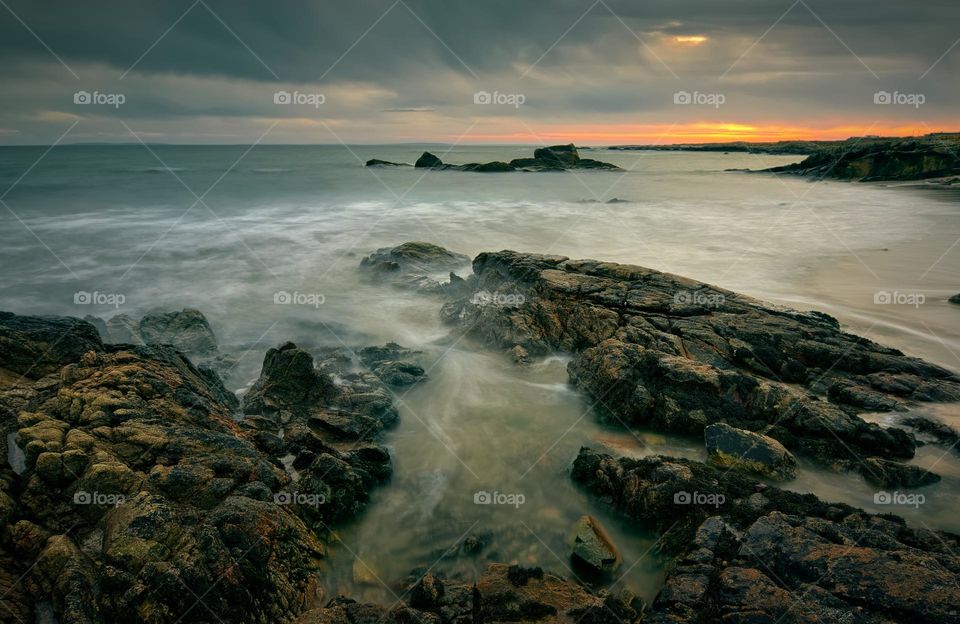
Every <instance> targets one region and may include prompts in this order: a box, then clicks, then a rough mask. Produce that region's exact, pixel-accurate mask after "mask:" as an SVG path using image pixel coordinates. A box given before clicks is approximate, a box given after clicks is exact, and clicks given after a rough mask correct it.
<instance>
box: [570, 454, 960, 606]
mask: <svg viewBox="0 0 960 624" xmlns="http://www.w3.org/2000/svg"><path fill="white" fill-rule="evenodd" d="M573 479H574V480H575V481H577V482H578V483H579V484H581V485H582V486H583V487H585V488H586V489H587V490H589V491H590V492H592V493H593V494H595V495H596V496H598V497H600V498H601V499H602V500H605V501H607V502H609V503H610V504H612V505H613V506H614V507H616V508H617V509H620V510H622V511H623V512H624V513H626V514H627V515H628V516H630V517H631V518H633V519H634V520H636V521H637V523H638V525H639V526H644V527H649V528H651V529H653V530H655V531H657V532H659V533H661V539H660V543H661V544H662V547H663V551H664V554H671V555H673V556H674V557H675V559H674V561H675V564H674V565H672V566H671V567H670V568H669V570H670V571H669V572H668V574H667V578H666V581H665V583H664V585H663V587H662V588H661V590H660V593H659V594H658V595H657V597H656V599H655V600H654V602H653V604H652V606H651V608H650V609H649V610H648V612H647V613H646V614H645V620H644V621H645V622H656V623H664V624H665V623H673V624H680V623H689V622H701V621H720V620H722V621H724V622H776V621H778V620H782V621H792V622H811V623H812V622H821V621H822V622H843V621H847V620H850V621H862V622H877V623H880V622H915V621H916V622H926V621H930V622H941V621H943V622H954V621H957V619H958V605H960V585H958V584H957V580H958V577H960V566H958V564H957V560H956V558H955V556H954V555H953V554H952V553H953V552H956V549H957V548H958V546H960V536H957V535H953V534H950V533H945V532H933V531H930V530H928V529H925V528H923V529H913V528H910V527H909V526H907V524H906V522H904V521H903V520H902V519H900V518H897V517H895V516H874V515H871V514H867V513H865V512H863V511H860V510H857V509H854V508H852V507H849V506H847V505H843V504H828V503H824V502H822V501H820V500H819V499H817V498H816V497H814V496H812V495H810V494H799V493H796V492H789V491H786V490H780V489H778V488H773V487H768V488H766V489H764V490H763V494H762V497H763V499H764V501H765V502H764V504H762V505H759V506H758V505H755V504H753V501H752V499H753V497H754V496H755V495H756V494H757V487H758V485H759V484H758V483H757V482H756V481H755V480H753V479H751V478H749V477H747V476H745V475H743V474H740V473H737V472H729V471H721V470H717V469H715V468H712V467H710V466H707V465H705V464H701V463H699V462H695V461H691V460H686V459H676V458H669V457H658V456H653V457H644V458H642V459H627V458H620V459H616V458H613V457H611V456H609V455H603V454H599V453H596V452H594V451H591V450H589V449H581V451H580V454H579V456H578V457H577V459H576V461H575V462H574V467H573ZM798 595H802V596H803V599H802V604H801V603H798V602H797V600H796V596H798ZM928 597H929V599H928ZM850 614H856V618H854V619H851V616H850ZM788 617H789V618H790V619H785V618H788Z"/></svg>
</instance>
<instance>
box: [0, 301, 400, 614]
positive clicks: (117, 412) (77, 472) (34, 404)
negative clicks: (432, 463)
mask: <svg viewBox="0 0 960 624" xmlns="http://www.w3.org/2000/svg"><path fill="white" fill-rule="evenodd" d="M0 318H2V325H0V327H2V329H0V332H2V333H0V335H2V337H3V339H4V340H5V341H6V343H5V344H6V345H8V347H7V348H4V349H3V350H2V351H0V371H2V372H3V374H2V375H0V421H2V424H4V426H8V425H10V424H11V421H12V422H13V427H14V428H15V431H16V436H15V443H16V444H17V446H18V447H19V448H20V449H22V450H23V452H24V456H25V457H24V464H25V465H24V470H23V471H22V474H16V473H14V472H13V470H11V469H9V468H7V467H5V468H3V469H2V470H0V561H2V562H3V566H2V569H3V573H2V574H0V587H2V588H3V596H4V606H5V607H7V608H8V609H9V611H7V612H9V613H14V614H26V616H27V617H26V618H25V620H24V621H27V620H29V621H32V620H33V619H35V618H39V617H41V616H40V612H39V611H37V609H49V612H50V615H52V616H55V617H56V618H57V620H58V621H59V622H61V623H64V624H75V623H80V622H127V621H131V620H137V621H149V622H157V623H163V622H171V623H172V622H176V621H189V620H197V621H199V620H206V619H207V618H210V619H213V620H214V621H215V620H222V621H230V622H264V621H289V620H291V619H293V618H294V617H296V616H297V615H298V614H299V613H301V612H303V611H305V610H308V609H311V608H314V607H319V606H321V605H322V604H323V591H322V589H321V583H320V580H321V577H320V575H321V574H322V571H323V568H324V558H325V546H324V543H323V541H321V540H322V538H323V537H324V536H325V535H326V534H327V532H328V530H329V526H330V525H331V524H332V523H334V522H338V521H341V520H345V519H348V518H351V517H352V516H354V515H355V514H356V513H357V512H358V511H359V510H360V509H361V508H362V507H363V505H364V504H365V501H366V500H367V499H368V498H369V491H370V489H371V488H372V487H374V486H375V484H377V483H379V482H381V481H383V480H384V479H385V478H387V477H388V476H389V472H390V457H389V454H388V453H387V452H386V450H385V449H383V448H382V447H380V446H378V445H375V444H369V443H365V442H364V443H360V444H356V445H354V447H353V448H350V449H339V448H335V447H334V445H331V444H328V443H327V442H325V440H324V437H323V436H322V435H318V434H315V433H313V432H312V431H311V429H310V428H309V427H308V426H306V425H304V426H303V427H302V428H301V429H299V430H297V431H291V432H289V433H290V435H289V436H285V437H283V438H282V439H276V440H272V441H271V440H269V439H268V438H267V436H263V435H260V434H261V433H262V432H261V431H259V430H257V429H256V428H253V427H248V426H244V425H243V424H240V423H237V422H236V421H235V420H234V418H233V408H232V407H231V406H230V405H228V404H227V403H228V402H227V401H225V400H224V397H226V396H227V395H229V394H230V393H229V391H228V390H227V389H226V388H224V387H223V385H222V383H221V382H220V380H219V378H218V377H217V376H216V375H215V374H211V373H210V372H209V371H208V372H203V371H201V370H199V369H198V368H196V367H195V366H194V365H193V364H192V363H191V362H190V361H189V360H187V359H186V358H185V357H184V356H183V355H182V354H181V353H180V352H178V351H176V350H174V349H173V348H172V347H170V346H167V345H156V346H142V345H140V346H137V345H116V346H115V345H103V344H102V343H101V342H100V339H99V336H97V333H96V328H95V327H94V326H93V325H91V324H89V323H86V322H84V321H80V320H77V319H62V318H45V317H20V316H15V315H9V314H5V315H3V317H0ZM63 330H67V332H68V333H67V335H66V336H63V337H62V339H61V340H60V341H59V342H58V343H57V344H58V346H57V347H56V348H54V349H50V345H52V344H53V343H54V342H56V340H55V339H52V338H54V337H56V336H57V332H62V331H63ZM34 353H37V354H41V355H43V357H42V358H40V362H41V367H40V368H41V370H42V371H46V374H45V375H44V376H42V377H38V376H37V375H35V374H33V373H30V375H27V376H20V377H18V376H14V375H13V374H12V373H11V371H13V370H17V369H22V368H24V366H30V365H28V364H26V360H25V359H24V358H25V357H26V355H30V354H34ZM293 360H294V362H295V363H296V362H297V360H296V358H293ZM300 363H301V364H302V362H300ZM310 363H311V366H312V360H311V362H310ZM268 368H269V367H268ZM270 370H271V372H273V373H276V374H277V376H280V377H283V376H284V374H285V373H286V372H287V371H292V370H293V367H291V366H287V367H285V368H284V367H282V366H281V367H279V368H277V369H270ZM278 371H279V372H278ZM370 377H371V378H372V379H374V380H375V379H376V378H375V377H374V376H373V375H372V374H371V375H370ZM317 378H319V377H317ZM317 378H312V379H317ZM299 379H301V380H302V379H303V377H301V378H299ZM348 383H349V380H348ZM377 383H380V382H377ZM265 387H267V388H269V389H271V390H272V391H274V392H273V394H270V393H267V394H269V395H270V396H275V397H280V399H286V398H287V397H288V396H295V397H298V398H299V399H300V400H301V401H302V402H307V403H308V402H310V401H311V400H313V398H314V396H318V397H319V399H318V400H320V401H324V400H326V395H325V394H323V393H320V394H318V395H314V394H311V393H309V392H306V393H304V392H299V393H298V391H297V390H295V389H293V388H290V387H287V386H283V385H280V386H277V385H276V384H265ZM323 388H324V389H325V388H326V386H323ZM357 394H358V396H351V395H350V392H349V391H347V390H338V394H337V395H336V396H337V397H338V398H340V399H343V400H349V402H350V404H351V406H352V407H353V408H354V409H356V410H357V411H358V413H359V411H361V410H363V409H373V410H374V411H376V410H378V409H381V408H380V407H377V408H373V407H371V406H374V405H379V403H380V402H381V400H382V398H381V397H374V398H370V397H361V396H359V392H358V393H357ZM280 399H277V400H278V401H279V400H280ZM381 407H382V406H381ZM4 441H5V437H4ZM271 442H273V444H272V443H271ZM287 462H289V463H287ZM200 597H202V602H201V601H200V600H199V599H200ZM44 605H47V606H44Z"/></svg>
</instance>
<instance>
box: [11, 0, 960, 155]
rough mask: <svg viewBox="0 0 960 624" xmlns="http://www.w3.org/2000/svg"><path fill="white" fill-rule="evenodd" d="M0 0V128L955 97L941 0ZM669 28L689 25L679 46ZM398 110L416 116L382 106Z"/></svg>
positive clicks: (586, 114)
mask: <svg viewBox="0 0 960 624" xmlns="http://www.w3.org/2000/svg"><path fill="white" fill-rule="evenodd" d="M7 4H8V5H9V7H10V9H11V10H12V12H13V13H15V14H16V15H17V16H18V17H19V18H20V19H22V22H23V23H21V21H20V19H16V18H14V16H13V15H12V14H11V13H9V12H7V11H6V10H5V9H3V8H0V79H2V80H3V82H4V87H5V88H4V89H3V90H2V93H0V105H2V106H0V138H4V139H6V138H8V137H9V136H11V133H20V136H21V137H26V136H28V135H30V134H31V133H32V132H34V131H35V130H38V129H39V128H41V127H43V124H47V123H52V122H53V121H56V120H58V119H59V120H60V122H61V125H62V122H63V119H66V118H68V117H69V116H71V115H73V116H79V117H83V118H85V119H87V118H93V117H98V118H100V117H102V118H108V117H110V116H111V115H112V116H118V115H120V114H121V113H122V115H123V116H124V118H130V119H140V120H145V121H147V120H155V121H156V122H157V124H159V125H160V126H162V125H163V124H164V123H166V122H167V121H170V120H174V119H178V118H179V119H181V120H183V124H191V123H192V124H202V123H209V122H210V119H213V118H216V119H218V120H220V121H221V122H223V123H225V124H226V123H229V120H231V119H232V120H234V122H233V123H237V120H239V119H243V118H247V119H249V120H251V121H250V123H251V124H253V123H256V120H262V119H273V118H305V119H306V118H311V117H317V116H318V114H319V113H321V112H322V114H323V116H324V119H328V120H331V121H332V122H337V123H341V124H348V123H350V122H351V121H352V122H361V121H362V122H363V123H364V124H366V126H367V127H369V128H373V127H375V126H376V124H377V122H378V121H381V120H380V119H378V117H381V116H382V117H384V118H385V121H384V123H385V124H388V125H389V124H392V123H394V122H395V121H396V120H398V118H400V117H404V118H406V119H410V118H413V117H416V118H418V119H419V118H421V117H423V118H426V117H427V116H428V115H429V114H436V115H437V116H438V119H439V118H443V119H447V120H451V119H461V120H465V119H469V118H470V117H471V116H472V115H482V116H485V117H490V118H502V117H506V116H509V115H511V114H512V115H514V116H517V115H518V114H521V113H522V112H525V113H526V114H533V115H539V116H542V118H549V119H555V120H563V119H566V120H568V121H571V122H577V121H579V122H585V121H589V118H590V117H591V116H593V117H596V118H597V119H603V120H604V121H610V120H611V119H612V118H613V117H614V116H616V115H629V114H634V115H642V114H644V113H649V114H657V113H660V112H664V111H672V112H673V113H674V114H676V115H679V117H680V118H681V119H682V118H685V117H686V116H688V113H689V114H690V115H693V113H695V112H697V111H688V110H683V111H679V112H678V111H676V109H672V108H671V102H672V100H671V95H672V93H674V92H675V91H677V90H678V89H687V90H695V89H699V90H714V91H723V92H724V93H725V94H726V96H727V101H728V103H729V105H728V108H727V109H726V112H727V114H736V115H739V117H740V118H746V117H750V116H755V117H757V116H764V115H769V114H770V113H771V111H777V112H780V113H782V114H783V115H788V116H802V115H804V114H807V115H809V114H811V113H812V112H818V113H823V112H825V111H827V110H829V111H832V112H834V113H836V114H838V115H851V114H857V113H858V112H859V113H860V114H861V115H862V116H867V117H869V116H874V115H876V113H877V111H876V109H875V108H873V107H872V105H871V102H870V101H869V96H870V95H871V94H872V92H873V91H875V90H877V89H878V88H890V89H891V90H892V89H894V88H901V90H914V91H916V90H919V89H922V90H923V92H924V93H926V94H927V95H928V97H927V100H928V103H929V105H928V108H927V109H926V110H927V111H929V112H930V118H931V119H932V118H933V117H936V116H938V115H939V116H940V117H942V116H943V115H944V114H945V113H944V111H945V110H946V107H947V106H948V105H950V104H952V103H953V102H954V101H955V100H956V97H957V95H958V94H957V87H956V86H954V84H955V83H956V82H957V81H956V80H955V76H956V70H957V68H958V67H960V46H958V48H957V49H956V50H954V52H953V53H951V54H948V55H947V56H946V57H945V58H943V60H942V61H941V62H940V63H939V64H938V65H937V67H936V68H935V69H934V70H933V71H932V72H931V73H930V74H929V76H927V77H926V78H925V79H924V80H923V81H921V80H920V76H921V75H922V74H923V72H925V71H926V70H927V69H928V68H929V67H930V66H931V65H933V64H934V62H935V61H937V59H938V58H939V57H940V56H941V55H942V54H943V53H944V52H945V51H946V50H947V49H948V48H949V47H950V45H951V44H952V43H953V42H954V41H956V40H957V38H958V37H960V29H958V27H957V24H958V23H960V20H958V18H960V5H958V4H957V3H956V2H955V1H953V0H951V1H927V2H922V3H907V2H900V1H892V0H891V1H887V2H877V1H876V0H873V1H861V0H853V1H845V2H836V1H834V0H831V1H830V2H826V1H825V0H806V2H797V1H791V0H784V1H782V2H781V1H776V2H775V1H771V0H730V1H718V0H691V1H686V2H678V1H676V0H644V1H638V0H604V1H602V2H595V1H594V0H552V1H546V0H539V1H527V2H518V1H516V0H509V1H508V0H489V1H484V2H462V1H456V2H451V1H439V0H403V1H399V0H359V1H351V2H330V1H310V2H308V1H304V0H294V1H284V2H238V1H236V0H203V1H198V0H173V1H164V2H161V1H159V0H157V1H150V2H140V1H137V2H119V1H116V0H114V1H112V2H106V1H103V0H93V1H86V2H66V1H64V2H37V1H35V0H7ZM608 7H609V8H608ZM791 7H792V8H791ZM808 7H809V9H808ZM788 9H790V11H789V12H788V13H786V14H785V12H786V11H787V10H788ZM778 20H779V21H778ZM774 24H775V25H774ZM771 26H773V27H772V28H771ZM31 30H32V31H33V32H32V33H31ZM765 33H766V34H765ZM762 35H763V39H762V41H760V42H759V43H757V40H758V38H760V37H761V36H762ZM681 36H702V37H706V38H707V41H706V43H705V44H704V45H702V46H686V45H678V44H676V42H674V41H673V38H674V37H681ZM38 39H39V40H38ZM558 40H559V41H558ZM41 41H42V43H41ZM45 46H49V48H50V50H47V49H46V47H45ZM51 50H52V52H51ZM54 54H56V55H57V56H59V57H60V58H61V59H62V60H63V62H64V63H65V64H66V65H67V66H68V67H69V70H68V69H65V68H64V67H62V66H61V65H60V64H59V62H58V61H57V60H56V58H55V57H54ZM858 57H859V58H858ZM131 67H132V68H133V69H132V71H130V72H129V74H126V73H125V72H127V71H128V70H130V68H131ZM71 71H72V72H74V73H76V75H77V76H78V77H79V79H77V78H74V76H73V75H71V73H70V72H71ZM121 77H123V79H122V80H121ZM303 85H311V88H315V89H317V90H318V91H323V93H324V94H325V95H326V96H327V100H326V104H325V105H324V108H322V109H320V108H317V109H314V110H313V111H311V110H309V109H303V108H291V107H288V108H283V109H278V108H277V107H276V106H274V105H273V103H272V99H271V98H272V94H273V93H274V92H275V91H276V90H277V89H288V88H289V89H293V88H295V87H297V86H303ZM101 87H102V88H104V89H107V88H109V89H113V90H114V91H122V92H123V93H124V94H126V95H127V96H128V97H127V103H126V104H125V105H124V108H123V109H122V110H116V111H110V110H98V111H96V113H97V115H94V111H92V110H90V109H80V110H78V109H77V108H71V107H70V106H67V105H66V104H68V102H67V101H66V100H67V96H69V95H71V94H72V93H73V91H75V90H76V89H78V88H89V89H93V88H101ZM477 90H487V91H494V90H499V91H501V92H506V93H523V94H524V95H525V96H526V104H525V108H524V109H523V111H519V112H518V111H517V110H513V111H511V110H509V109H504V108H493V107H490V108H487V109H480V110H478V109H476V108H472V107H471V105H472V94H473V93H474V92H475V91H477ZM401 111H410V112H418V113H422V115H416V116H414V115H393V116H392V117H391V114H392V113H396V112H401ZM938 111H939V112H938ZM707 112H710V111H707ZM884 112H885V113H889V114H894V113H895V114H896V115H902V114H906V113H907V112H909V111H901V110H897V111H893V110H889V111H884ZM714 116H716V115H714ZM60 117H63V119H61V118H60ZM304 123H308V122H307V121H305V122H304ZM157 131H158V132H164V131H166V130H164V129H162V128H158V130H157ZM371 131H372V130H371ZM251 132H252V131H250V132H247V134H250V133H251ZM254 134H255V133H254Z"/></svg>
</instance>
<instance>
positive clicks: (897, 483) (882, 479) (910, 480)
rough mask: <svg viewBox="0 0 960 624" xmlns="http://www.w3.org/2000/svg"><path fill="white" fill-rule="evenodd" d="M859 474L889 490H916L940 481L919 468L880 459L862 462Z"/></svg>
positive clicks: (936, 476)
mask: <svg viewBox="0 0 960 624" xmlns="http://www.w3.org/2000/svg"><path fill="white" fill-rule="evenodd" d="M860 473H861V474H862V475H863V477H864V478H865V479H866V480H867V481H868V482H869V483H872V484H874V485H879V486H880V487H889V488H918V487H923V486H925V485H931V484H933V483H937V482H938V481H940V475H938V474H935V473H933V472H930V471H929V470H926V469H924V468H921V467H920V466H910V465H908V464H903V463H900V462H895V461H890V460H889V459H884V458H882V457H868V458H867V459H865V460H863V464H862V465H861V469H860Z"/></svg>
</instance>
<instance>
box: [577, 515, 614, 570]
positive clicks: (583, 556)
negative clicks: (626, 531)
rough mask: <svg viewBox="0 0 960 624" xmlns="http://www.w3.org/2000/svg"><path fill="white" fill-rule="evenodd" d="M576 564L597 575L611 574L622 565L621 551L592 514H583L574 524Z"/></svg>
mask: <svg viewBox="0 0 960 624" xmlns="http://www.w3.org/2000/svg"><path fill="white" fill-rule="evenodd" d="M573 531H574V538H573V549H572V551H571V553H570V557H571V559H572V560H573V562H574V565H577V566H580V567H581V568H586V569H587V570H588V571H589V572H590V573H592V574H596V575H604V574H611V573H613V572H614V571H616V569H617V567H619V565H620V553H619V552H618V551H617V548H616V546H614V544H613V540H611V539H610V536H609V535H608V534H607V532H606V530H605V529H604V528H603V526H601V525H600V523H599V522H597V520H596V519H595V518H593V517H591V516H582V517H581V518H580V519H579V520H577V523H576V524H575V525H574V528H573Z"/></svg>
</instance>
